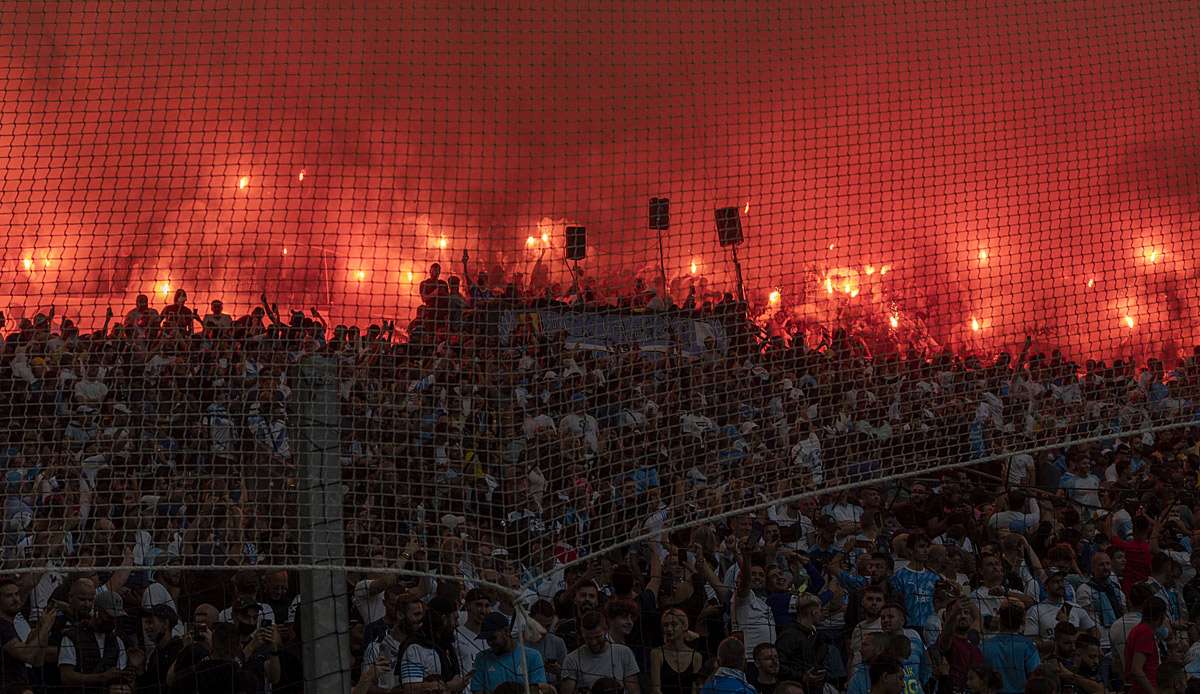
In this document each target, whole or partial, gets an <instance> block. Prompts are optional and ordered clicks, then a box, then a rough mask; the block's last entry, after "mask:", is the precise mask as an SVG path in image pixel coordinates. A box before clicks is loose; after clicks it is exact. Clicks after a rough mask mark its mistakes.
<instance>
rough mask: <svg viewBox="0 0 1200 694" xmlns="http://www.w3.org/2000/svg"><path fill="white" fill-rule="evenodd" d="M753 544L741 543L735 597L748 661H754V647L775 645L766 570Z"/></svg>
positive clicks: (735, 611)
mask: <svg viewBox="0 0 1200 694" xmlns="http://www.w3.org/2000/svg"><path fill="white" fill-rule="evenodd" d="M751 547H752V543H751V541H750V540H749V539H747V540H743V541H742V546H741V548H740V551H739V553H738V566H739V567H740V568H741V571H740V572H739V573H738V577H737V591H736V592H735V593H734V596H733V610H732V612H733V620H734V629H735V631H740V632H742V644H743V645H744V646H745V650H746V653H745V654H744V655H745V658H746V660H747V661H749V662H753V661H754V648H755V647H756V646H758V644H760V643H775V636H776V633H775V612H774V611H773V610H772V609H771V605H770V604H768V603H767V601H766V598H767V570H766V567H765V566H764V565H763V559H762V555H761V554H757V553H756V554H755V555H754V556H751Z"/></svg>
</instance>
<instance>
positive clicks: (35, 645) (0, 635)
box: [0, 578, 58, 687]
mask: <svg viewBox="0 0 1200 694" xmlns="http://www.w3.org/2000/svg"><path fill="white" fill-rule="evenodd" d="M21 602H22V600H21V587H20V586H19V585H17V582H16V581H14V580H12V579H11V578H5V579H2V580H0V645H2V646H3V649H4V651H3V656H0V658H2V659H0V687H8V686H9V685H13V684H28V683H29V681H30V679H31V677H30V675H31V674H32V673H31V672H30V668H32V667H38V666H41V665H42V664H43V662H44V658H45V654H46V651H47V643H48V640H49V638H50V628H51V627H52V626H53V625H54V620H55V619H57V618H58V611H57V610H55V609H54V608H49V609H47V610H46V611H44V612H43V613H42V618H41V621H39V622H38V625H37V628H36V629H31V628H30V627H29V622H27V621H25V617H24V616H23V615H22V614H21Z"/></svg>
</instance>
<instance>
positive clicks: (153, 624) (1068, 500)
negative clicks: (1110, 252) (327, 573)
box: [0, 258, 1200, 694]
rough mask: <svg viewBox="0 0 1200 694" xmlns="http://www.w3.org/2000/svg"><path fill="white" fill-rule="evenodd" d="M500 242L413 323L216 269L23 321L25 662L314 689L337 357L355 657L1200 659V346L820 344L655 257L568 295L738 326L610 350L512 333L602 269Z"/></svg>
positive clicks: (205, 682)
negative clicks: (523, 255)
mask: <svg viewBox="0 0 1200 694" xmlns="http://www.w3.org/2000/svg"><path fill="white" fill-rule="evenodd" d="M465 264H466V259H465V258H464V266H465ZM463 270H464V272H463V275H464V276H465V277H467V278H470V279H468V280H467V282H466V285H467V286H466V287H465V288H464V287H463V286H462V282H461V281H460V280H459V279H458V278H456V277H450V278H449V279H448V280H446V281H443V279H442V278H441V276H440V268H437V267H436V266H435V268H434V269H433V270H431V273H430V276H429V277H428V278H427V279H426V280H425V281H424V282H422V283H421V285H420V293H421V298H422V301H423V305H422V306H421V309H420V311H419V312H418V315H417V317H416V319H415V320H414V321H413V322H412V324H411V325H409V326H408V329H407V331H399V330H397V327H396V325H395V324H394V323H388V322H385V323H383V324H382V325H372V326H370V327H369V328H367V329H366V330H365V331H360V330H359V329H358V328H355V327H347V326H340V325H339V326H329V325H326V324H325V321H324V319H323V318H322V316H321V315H320V314H319V312H317V311H315V310H313V311H310V313H309V314H307V315H306V314H304V313H302V312H293V313H292V314H291V315H290V316H287V315H283V316H281V314H280V312H279V310H278V308H277V307H275V306H274V305H271V304H270V303H269V302H268V299H267V297H265V296H264V297H263V300H262V306H261V307H259V308H256V309H254V310H253V311H252V312H251V313H250V314H248V315H245V316H240V317H236V318H235V317H233V316H229V315H227V314H225V313H224V311H223V306H222V304H221V302H220V301H219V300H214V301H212V302H211V304H210V305H209V310H208V311H207V312H205V313H204V314H203V315H202V314H201V313H200V312H199V311H197V310H196V309H194V308H192V307H191V306H189V305H188V303H187V300H188V297H187V295H186V294H185V293H184V292H183V291H179V292H177V293H176V295H175V297H174V301H173V302H172V303H171V304H170V305H168V306H166V307H164V308H162V309H161V310H159V309H155V308H153V307H151V306H150V305H149V301H148V300H147V298H146V297H144V296H141V297H138V300H137V304H136V305H135V306H134V307H133V308H132V309H131V310H129V311H128V312H127V313H126V314H125V315H124V317H123V318H120V319H119V320H114V319H117V318H118V317H117V316H114V315H113V314H112V312H111V311H110V312H109V320H106V321H105V324H104V325H103V327H102V328H101V329H99V330H97V331H95V332H91V333H88V332H83V331H81V330H80V329H79V328H78V327H77V326H76V325H75V324H74V323H73V322H72V321H71V320H69V319H68V318H66V317H62V316H56V315H55V312H54V311H53V310H51V311H49V312H48V313H46V314H37V315H36V316H34V317H32V318H30V319H25V320H21V321H19V322H18V323H17V324H6V325H5V326H4V328H5V330H6V331H7V334H6V337H5V344H4V351H3V356H2V357H0V408H2V416H3V422H4V426H3V427H0V459H2V462H3V475H4V485H5V486H4V525H3V546H2V552H3V555H2V560H3V564H2V567H3V568H4V569H5V572H6V573H5V575H4V576H3V577H2V580H0V649H2V653H0V679H2V684H3V687H2V689H0V691H3V692H13V693H16V692H42V691H46V692H60V691H62V692H67V691H70V692H107V693H110V694H115V693H117V692H133V691H136V692H143V691H144V692H179V693H183V692H197V693H200V692H205V693H207V692H226V691H228V692H256V693H263V692H298V691H303V690H304V678H303V666H302V651H301V644H302V643H303V639H304V637H305V634H304V633H303V629H302V624H303V619H302V617H303V613H304V611H305V610H306V609H308V607H309V605H308V603H307V602H306V600H305V596H303V595H301V594H300V590H299V586H300V584H299V581H298V577H297V575H296V574H295V572H289V571H286V570H281V569H278V568H277V567H279V566H281V565H287V564H296V563H302V560H303V557H302V554H301V549H300V547H299V544H298V533H297V522H298V517H299V510H298V497H297V489H298V486H299V480H298V475H299V470H300V467H299V460H298V449H299V448H301V446H302V445H303V442H302V441H301V439H302V438H303V427H302V425H301V423H302V422H304V421H305V419H304V418H305V416H306V415H305V409H304V405H305V404H304V403H303V402H300V401H299V400H300V398H299V396H298V394H297V393H298V391H297V388H298V387H299V384H298V375H297V373H298V369H299V368H300V367H301V365H302V364H304V363H305V362H306V361H307V360H309V359H310V358H312V357H324V358H325V359H327V360H328V361H330V362H332V363H333V364H334V368H336V372H337V379H336V384H337V389H338V395H339V399H340V426H339V427H338V432H339V441H340V452H339V453H340V462H341V474H342V478H343V491H344V513H343V516H344V530H345V537H346V553H347V555H346V561H347V564H348V565H349V566H352V567H356V568H358V569H361V570H358V571H351V572H349V573H348V574H347V583H346V599H347V600H348V601H349V602H350V606H351V610H350V613H351V617H352V619H351V630H350V633H349V635H348V639H349V641H350V652H351V653H352V656H353V659H354V677H353V681H354V687H355V691H356V692H362V693H364V694H381V693H382V692H403V693H404V694H417V693H421V694H426V693H429V694H459V693H460V692H469V693H470V694H494V693H495V694H507V693H510V692H519V691H523V690H524V688H525V686H526V685H527V684H528V685H529V686H530V687H532V688H536V689H541V690H543V691H545V692H552V691H557V692H559V693H560V694H576V693H577V692H590V693H591V694H618V693H621V694H647V693H648V694H697V693H698V692H703V693H704V694H718V693H719V694H738V693H742V692H755V691H757V692H762V693H763V694H825V693H827V692H841V691H845V692H851V693H853V694H861V693H864V692H872V693H880V694H882V693H884V692H887V693H889V694H899V692H905V694H915V693H920V692H924V693H926V694H933V693H934V692H973V693H979V694H984V693H994V692H1003V693H1006V694H1007V693H1012V692H1036V693H1042V692H1047V693H1048V692H1084V693H1087V694H1098V693H1100V692H1115V691H1131V692H1137V693H1140V694H1148V693H1150V692H1164V693H1165V692H1184V691H1192V690H1193V688H1200V620H1197V619H1195V616H1196V614H1197V612H1200V577H1198V576H1197V570H1196V569H1197V567H1200V552H1193V542H1194V537H1195V535H1196V532H1197V531H1200V504H1198V500H1197V495H1196V488H1197V472H1198V468H1200V465H1198V464H1200V443H1198V442H1200V429H1198V428H1197V427H1196V426H1192V425H1190V422H1191V420H1193V419H1194V412H1195V410H1196V405H1195V403H1196V402H1197V401H1198V400H1200V398H1198V397H1197V395H1198V393H1197V386H1198V385H1200V362H1198V361H1197V356H1196V355H1191V356H1189V357H1187V358H1185V359H1181V360H1179V362H1178V364H1171V365H1169V366H1170V368H1171V370H1170V371H1169V372H1168V371H1167V370H1166V368H1167V367H1166V366H1164V364H1162V363H1161V362H1159V361H1156V360H1150V361H1149V362H1148V363H1147V364H1145V365H1144V366H1143V367H1140V368H1139V367H1137V366H1136V365H1135V364H1133V363H1130V362H1121V361H1117V362H1114V363H1112V364H1107V363H1103V362H1089V363H1087V364H1086V365H1083V366H1081V365H1077V364H1074V363H1071V362H1069V361H1067V360H1066V359H1064V358H1063V357H1062V355H1060V354H1058V353H1053V354H1051V355H1050V356H1046V355H1044V354H1039V353H1035V352H1034V350H1033V349H1031V344H1030V343H1029V342H1027V343H1026V345H1025V348H1024V349H1023V350H1022V351H1021V352H1020V353H1019V354H1016V355H1013V354H1007V353H1002V354H1000V355H999V356H998V357H997V358H995V359H994V360H993V359H989V360H984V359H981V358H979V357H976V356H973V355H969V354H950V353H937V354H918V353H915V352H913V351H909V352H907V353H905V352H901V353H898V354H877V355H871V354H868V353H866V351H865V350H864V349H863V347H862V346H861V345H859V344H856V343H855V342H854V341H853V340H852V339H851V337H850V336H848V335H846V334H845V333H837V334H834V335H832V336H830V338H829V339H828V340H826V342H825V344H823V345H822V347H821V348H820V349H815V350H814V349H808V348H806V347H805V346H804V345H803V344H802V343H801V342H802V341H799V340H797V341H796V342H795V343H794V344H788V343H787V342H784V341H778V340H767V341H764V340H760V339H759V335H758V334H757V332H756V330H755V326H754V324H753V323H752V322H750V321H749V320H747V317H746V313H747V312H746V310H745V307H744V306H742V305H740V304H738V303H737V302H735V301H733V299H732V297H725V298H723V299H721V300H719V301H704V300H695V299H694V297H693V298H689V301H688V302H687V303H686V304H685V305H683V306H675V305H672V304H671V302H670V301H669V300H667V299H662V298H659V297H658V296H657V294H656V293H655V292H654V290H652V289H645V288H642V289H641V291H639V292H638V293H637V294H636V295H635V296H632V297H630V298H628V299H626V300H625V301H623V302H622V304H623V305H621V306H619V307H603V308H601V307H598V306H596V304H597V303H598V302H597V301H596V300H595V299H594V297H589V296H588V295H587V292H586V291H579V292H574V293H573V297H572V298H571V299H569V300H568V302H569V303H570V304H571V307H572V308H571V310H579V311H598V310H616V311H629V312H640V311H662V312H671V313H673V314H680V315H687V316H702V317H704V318H706V319H711V320H715V321H717V322H719V323H720V324H721V325H723V326H724V329H725V332H726V335H727V336H728V338H729V340H728V346H727V348H725V349H723V350H718V349H716V348H713V349H709V350H707V351H706V352H704V353H702V354H699V355H694V356H686V357H685V356H683V355H681V354H678V353H674V352H671V351H668V352H666V353H661V354H652V353H648V352H644V351H641V350H638V349H625V350H621V349H614V350H610V351H603V352H598V351H594V350H579V349H571V348H569V347H568V346H567V344H566V342H565V340H564V337H563V336H562V335H554V334H544V333H541V332H539V331H537V330H536V326H533V325H529V326H525V327H524V328H523V329H518V330H516V331H514V332H513V334H512V335H511V337H510V338H508V339H504V340H502V339H501V338H500V336H499V334H498V329H497V316H499V315H501V314H502V313H503V312H505V311H511V310H521V309H527V308H536V307H547V306H556V305H557V306H565V305H566V303H567V302H562V301H560V300H559V298H558V297H555V296H553V295H552V294H550V293H547V294H545V295H540V296H538V297H537V298H536V299H529V298H526V297H523V296H522V294H521V292H519V291H517V290H516V289H515V288H514V287H512V286H510V287H508V288H507V289H500V290H498V291H497V290H494V289H493V288H492V287H491V285H489V282H488V279H487V277H486V276H482V275H476V276H475V277H474V278H472V276H471V274H470V273H469V272H467V268H466V267H464V268H463ZM1069 442H1076V443H1069ZM971 461H976V462H971ZM951 463H964V464H965V463H971V464H970V465H963V466H961V467H959V468H955V469H952V470H942V471H935V472H930V473H928V474H924V475H922V471H924V470H931V469H932V468H935V467H937V466H945V465H947V464H951ZM899 474H905V475H910V476H909V477H907V478H905V479H903V480H893V481H888V482H880V481H879V480H881V479H885V478H888V477H889V476H893V475H899ZM843 485H858V486H855V487H853V488H852V489H850V490H847V489H846V488H845V487H843ZM789 498H799V499H800V500H799V501H793V502H781V501H777V500H780V499H789ZM746 509H754V510H746ZM105 567H132V568H126V569H121V570H109V569H106V568H105ZM263 567H270V568H263ZM401 570H403V571H404V572H405V573H398V572H400V571H401Z"/></svg>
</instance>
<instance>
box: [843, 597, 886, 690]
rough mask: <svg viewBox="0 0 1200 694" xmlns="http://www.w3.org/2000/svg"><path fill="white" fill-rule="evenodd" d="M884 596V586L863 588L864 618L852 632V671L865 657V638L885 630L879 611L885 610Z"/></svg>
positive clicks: (849, 666)
mask: <svg viewBox="0 0 1200 694" xmlns="http://www.w3.org/2000/svg"><path fill="white" fill-rule="evenodd" d="M883 596H884V592H883V588H881V587H879V586H874V585H869V586H867V587H866V588H864V589H863V593H862V611H863V618H862V621H860V622H859V623H858V625H857V626H855V627H854V631H852V632H851V633H850V662H849V664H848V666H847V667H848V668H849V669H850V670H851V671H853V670H854V666H855V665H857V664H858V663H859V662H860V661H861V660H862V659H863V652H862V645H863V639H864V638H865V637H866V636H867V635H869V634H877V633H879V632H881V631H883V628H882V627H881V626H880V624H879V613H880V611H881V610H883V606H884V604H885V602H886V601H885V600H884V597H883Z"/></svg>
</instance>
